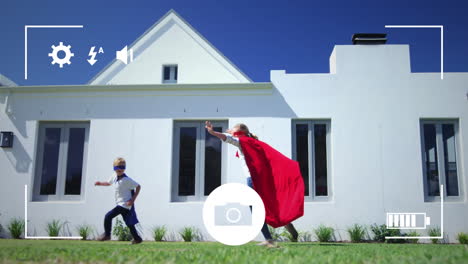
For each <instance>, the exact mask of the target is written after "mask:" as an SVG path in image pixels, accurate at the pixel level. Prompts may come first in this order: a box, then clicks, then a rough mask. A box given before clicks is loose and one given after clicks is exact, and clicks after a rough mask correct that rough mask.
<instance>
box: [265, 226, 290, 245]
mask: <svg viewBox="0 0 468 264" xmlns="http://www.w3.org/2000/svg"><path fill="white" fill-rule="evenodd" d="M268 230H269V231H270V234H271V238H273V240H275V241H282V240H283V237H282V235H283V231H281V228H273V227H271V226H268ZM286 232H287V231H286Z"/></svg>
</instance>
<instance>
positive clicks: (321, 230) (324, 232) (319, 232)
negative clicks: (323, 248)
mask: <svg viewBox="0 0 468 264" xmlns="http://www.w3.org/2000/svg"><path fill="white" fill-rule="evenodd" d="M334 231H335V230H334V229H333V227H328V226H324V225H320V226H319V227H317V228H316V229H315V230H314V233H315V236H316V237H317V240H318V241H320V242H329V241H331V240H332V238H333V233H334Z"/></svg>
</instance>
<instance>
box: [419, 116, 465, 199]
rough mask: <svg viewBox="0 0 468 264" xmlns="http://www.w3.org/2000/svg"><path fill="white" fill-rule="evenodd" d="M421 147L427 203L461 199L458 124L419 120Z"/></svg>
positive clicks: (450, 121)
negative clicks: (441, 198) (442, 197)
mask: <svg viewBox="0 0 468 264" xmlns="http://www.w3.org/2000/svg"><path fill="white" fill-rule="evenodd" d="M421 147H422V161H423V175H424V194H425V200H426V201H433V200H435V199H434V198H435V197H440V185H441V184H442V185H443V186H444V197H447V198H449V200H450V199H453V198H455V199H456V198H457V197H460V196H461V194H460V192H461V189H460V187H459V186H460V184H459V179H458V175H459V174H460V173H459V168H458V156H459V154H458V120H421Z"/></svg>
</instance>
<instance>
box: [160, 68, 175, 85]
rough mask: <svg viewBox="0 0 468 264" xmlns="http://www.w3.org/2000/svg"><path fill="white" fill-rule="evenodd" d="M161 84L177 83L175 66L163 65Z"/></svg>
mask: <svg viewBox="0 0 468 264" xmlns="http://www.w3.org/2000/svg"><path fill="white" fill-rule="evenodd" d="M163 83H177V65H163Z"/></svg>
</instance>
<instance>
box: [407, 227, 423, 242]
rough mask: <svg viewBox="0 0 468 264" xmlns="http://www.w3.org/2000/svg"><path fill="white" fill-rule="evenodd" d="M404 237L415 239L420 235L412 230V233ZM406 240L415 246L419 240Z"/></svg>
mask: <svg viewBox="0 0 468 264" xmlns="http://www.w3.org/2000/svg"><path fill="white" fill-rule="evenodd" d="M405 236H410V237H417V236H420V234H419V233H418V232H417V231H414V230H413V231H411V232H409V233H407V234H405ZM407 240H408V242H409V243H413V244H416V243H418V241H419V238H412V239H407Z"/></svg>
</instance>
